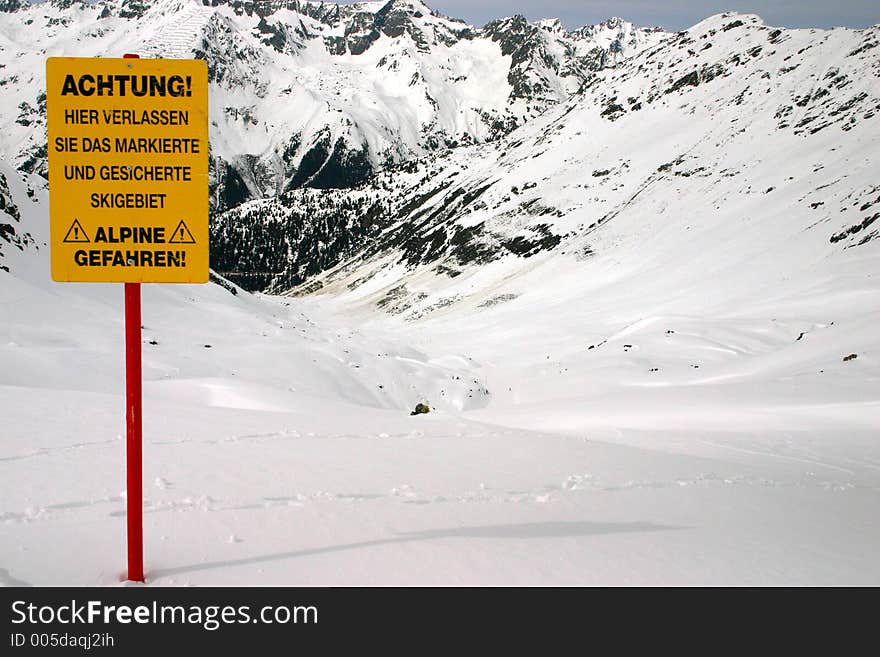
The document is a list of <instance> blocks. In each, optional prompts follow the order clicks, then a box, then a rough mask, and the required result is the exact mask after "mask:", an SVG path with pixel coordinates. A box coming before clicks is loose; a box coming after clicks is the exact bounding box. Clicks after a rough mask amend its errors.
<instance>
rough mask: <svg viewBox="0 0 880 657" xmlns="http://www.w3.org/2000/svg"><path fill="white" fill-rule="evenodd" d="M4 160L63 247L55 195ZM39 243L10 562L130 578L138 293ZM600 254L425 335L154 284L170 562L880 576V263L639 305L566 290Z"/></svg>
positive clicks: (835, 579) (23, 322)
mask: <svg viewBox="0 0 880 657" xmlns="http://www.w3.org/2000/svg"><path fill="white" fill-rule="evenodd" d="M3 171H4V173H6V174H7V177H8V178H9V179H10V181H11V182H10V185H11V187H12V188H13V191H14V192H15V193H16V197H17V199H18V202H19V204H20V207H21V209H22V214H23V219H22V223H23V224H24V225H26V226H28V227H29V228H30V229H31V230H32V231H33V233H34V236H35V237H36V238H37V239H38V241H39V242H40V243H42V240H43V239H45V237H46V230H45V193H44V191H42V190H38V191H37V193H36V198H37V199H38V200H39V201H40V202H39V203H36V202H33V201H30V200H28V199H27V198H26V196H25V195H24V194H23V193H22V192H23V188H22V186H23V184H22V183H21V182H20V181H17V180H15V178H14V173H13V172H12V171H11V170H9V169H8V168H4V170H3ZM12 181H14V182H12ZM31 183H32V184H33V185H34V186H36V185H37V182H36V179H31ZM646 248H647V247H646ZM46 256H47V253H46V249H45V248H41V249H40V251H39V253H38V254H36V255H35V254H34V253H32V252H31V253H20V252H18V251H17V250H16V249H13V250H12V251H10V252H9V253H8V257H7V259H6V262H7V263H9V264H10V265H11V268H12V271H13V275H10V274H6V273H4V272H0V416H2V430H0V481H2V492H3V495H2V502H0V504H2V506H0V577H2V581H3V582H4V583H5V584H22V583H30V584H37V585H39V584H75V585H95V584H114V583H117V582H119V581H120V577H121V575H122V573H123V571H124V564H125V562H124V555H125V550H124V548H125V543H124V540H125V534H124V531H125V499H124V493H125V477H124V447H125V442H124V439H123V436H124V431H125V428H124V419H123V406H124V397H123V344H122V335H123V330H122V328H123V327H122V305H123V304H122V290H121V286H102V285H85V284H83V285H79V284H53V283H50V282H49V281H48V280H47V279H48V261H47V257H46ZM679 266H680V267H683V268H684V267H687V263H682V264H680V265H679ZM856 270H857V268H856ZM591 274H592V276H591ZM601 275H602V272H601V269H598V268H597V269H593V270H592V271H591V270H590V269H588V268H585V269H583V270H580V271H577V272H576V271H571V272H569V273H568V274H566V273H565V272H562V271H553V265H552V263H547V264H546V265H545V267H542V268H536V269H535V271H534V272H533V273H532V274H531V278H530V281H531V282H530V285H529V286H528V290H529V292H528V293H527V294H524V295H523V297H522V299H521V300H518V301H517V303H518V305H517V304H513V303H511V304H507V305H506V306H501V307H499V308H498V309H496V310H495V311H493V312H488V311H484V312H479V311H473V312H462V313H460V314H458V315H456V316H454V317H451V318H448V319H447V321H446V322H437V323H430V322H428V323H422V324H420V325H419V326H418V327H412V326H409V327H408V328H406V329H404V328H402V323H401V324H400V325H398V326H394V325H392V324H389V323H388V322H386V321H383V322H376V321H366V320H365V319H364V318H362V317H359V318H354V317H352V316H350V314H347V311H346V310H345V306H344V305H338V304H339V303H340V302H332V301H331V300H329V299H327V298H318V299H307V300H301V299H277V298H260V297H251V296H248V295H246V294H244V293H240V294H239V295H237V296H233V295H231V294H230V293H229V292H227V291H226V290H224V289H222V288H221V287H219V286H216V285H213V284H210V285H206V286H200V287H196V286H144V290H143V295H144V319H143V322H144V344H143V354H144V379H145V392H144V395H145V427H144V431H145V444H144V458H145V465H144V482H145V494H144V499H145V515H144V518H145V552H146V569H147V578H148V581H149V583H152V584H710V583H711V584H762V583H770V584H780V583H799V584H805V583H821V584H832V583H835V584H840V583H850V584H867V583H873V584H876V583H878V582H880V565H878V561H877V559H876V554H877V551H878V547H880V528H878V524H877V522H876V519H877V513H878V509H880V507H878V503H880V448H878V423H877V418H878V410H880V409H878V383H877V381H878V377H877V360H876V358H877V356H876V353H877V351H876V349H877V338H876V335H877V333H876V325H877V320H878V314H877V289H876V283H875V282H874V279H873V278H869V277H870V275H871V271H869V270H867V269H866V270H864V271H863V272H862V276H861V278H860V279H852V280H849V281H839V282H834V281H833V280H830V279H826V278H824V277H823V276H822V275H821V274H817V275H816V278H814V279H813V282H814V286H813V287H814V292H813V293H811V294H809V295H800V296H797V295H795V296H792V297H791V298H790V299H781V300H779V301H778V302H777V303H775V304H774V305H773V307H772V308H769V307H767V308H764V307H761V306H754V305H742V306H739V305H738V306H737V307H729V308H724V307H723V306H724V302H723V294H724V293H723V290H719V291H718V310H717V311H715V312H713V313H699V314H694V315H686V314H665V315H649V316H645V317H644V318H643V319H642V320H640V321H638V322H620V321H619V320H618V319H617V317H626V316H632V315H633V313H634V312H635V314H638V311H637V310H634V308H636V307H637V304H636V306H633V303H634V302H633V301H632V299H631V296H632V294H633V292H632V290H631V291H630V294H627V295H623V296H622V297H620V298H616V297H615V296H614V295H612V294H611V292H610V290H611V288H609V289H607V290H605V292H604V293H602V291H601V288H598V289H597V291H596V293H595V294H592V295H590V297H589V298H582V299H581V300H580V301H575V300H573V299H574V298H575V296H576V295H575V286H574V279H576V278H584V277H591V278H595V277H597V276H601ZM694 275H695V276H696V275H697V272H694ZM567 277H568V278H567ZM568 283H571V285H569V284H568ZM594 284H595V285H596V286H599V281H596V282H595V283H594ZM704 285H709V283H708V282H705V283H704ZM612 288H613V286H612ZM652 293H653V291H652ZM335 304H336V305H335ZM501 308H505V310H504V311H503V312H502V310H501ZM646 312H647V311H646ZM616 313H619V315H617V314H616ZM832 322H833V324H832ZM668 331H675V332H674V333H668ZM802 331H803V332H804V333H805V335H804V337H803V338H802V339H801V340H796V338H797V335H798V334H799V333H800V332H802ZM150 341H154V342H156V344H151V343H150ZM602 341H604V344H603V345H602V346H601V347H598V348H595V349H593V350H588V349H587V348H588V346H589V345H590V344H598V343H599V342H602ZM206 345H210V347H206ZM625 345H632V346H631V347H629V348H627V347H625ZM850 352H857V353H858V358H857V359H855V360H852V361H849V362H846V363H844V362H843V361H842V357H843V356H846V355H848V354H849V353H850ZM693 365H699V369H694V368H693ZM653 367H657V368H659V372H649V370H650V369H651V368H653ZM380 386H381V387H380ZM487 389H488V394H486V390H487ZM418 401H428V402H429V403H431V404H432V405H434V406H436V408H435V410H434V411H433V412H432V413H431V414H429V415H422V416H417V417H411V416H410V415H409V414H408V411H409V410H410V409H411V408H412V407H413V406H414V404H415V403H416V402H418Z"/></svg>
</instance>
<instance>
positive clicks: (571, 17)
mask: <svg viewBox="0 0 880 657" xmlns="http://www.w3.org/2000/svg"><path fill="white" fill-rule="evenodd" d="M340 1H342V2H345V0H340ZM422 1H423V2H425V3H426V4H427V5H428V6H429V7H432V8H433V9H435V10H437V11H439V12H441V13H443V14H446V15H447V16H453V17H455V18H463V19H464V20H466V21H468V22H470V23H474V24H475V25H482V24H483V23H485V22H486V21H489V20H492V19H493V18H500V17H502V16H510V15H511V14H517V13H519V14H524V15H525V16H527V17H528V18H530V19H537V18H551V17H552V18H560V19H562V21H563V22H564V23H565V24H566V25H567V26H568V27H569V28H570V29H573V28H575V27H579V26H581V25H585V24H587V23H598V22H599V21H602V20H605V19H606V18H609V17H611V16H620V17H621V18H625V19H626V20H630V21H633V22H634V23H636V24H638V25H662V26H663V27H665V28H666V29H668V30H680V29H684V28H686V27H690V26H691V25H693V24H695V23H698V22H699V21H701V20H702V19H704V18H706V17H707V16H711V15H712V14H718V13H721V12H724V11H741V12H748V13H754V14H759V15H760V16H761V17H762V18H763V19H764V21H765V22H766V23H767V24H768V25H778V26H784V27H837V26H841V27H867V26H869V25H874V24H876V23H880V0H836V1H835V2H828V1H827V0H751V1H749V0H422Z"/></svg>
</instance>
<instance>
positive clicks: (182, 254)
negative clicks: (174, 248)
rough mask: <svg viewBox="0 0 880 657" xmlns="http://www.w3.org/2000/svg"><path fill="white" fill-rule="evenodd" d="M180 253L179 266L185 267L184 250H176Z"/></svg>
mask: <svg viewBox="0 0 880 657" xmlns="http://www.w3.org/2000/svg"><path fill="white" fill-rule="evenodd" d="M178 253H179V254H180V265H181V267H186V251H178Z"/></svg>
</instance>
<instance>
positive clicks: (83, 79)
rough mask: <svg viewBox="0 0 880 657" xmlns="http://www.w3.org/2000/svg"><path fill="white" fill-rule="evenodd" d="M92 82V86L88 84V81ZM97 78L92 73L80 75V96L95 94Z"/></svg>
mask: <svg viewBox="0 0 880 657" xmlns="http://www.w3.org/2000/svg"><path fill="white" fill-rule="evenodd" d="M87 82H88V83H91V85H92V86H86V83H87ZM94 84H95V78H93V77H92V76H91V75H89V74H86V75H81V76H79V95H80V96H94V95H95V87H94Z"/></svg>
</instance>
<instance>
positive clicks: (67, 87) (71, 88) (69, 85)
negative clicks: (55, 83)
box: [61, 73, 79, 96]
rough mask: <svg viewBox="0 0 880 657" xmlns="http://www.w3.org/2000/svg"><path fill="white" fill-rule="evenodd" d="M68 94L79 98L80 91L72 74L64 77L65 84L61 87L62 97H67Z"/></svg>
mask: <svg viewBox="0 0 880 657" xmlns="http://www.w3.org/2000/svg"><path fill="white" fill-rule="evenodd" d="M68 94H71V95H73V96H79V91H78V90H77V88H76V81H75V80H74V79H73V76H72V75H71V74H70V73H68V74H67V75H65V76H64V84H62V85H61V95H62V96H66V95H68Z"/></svg>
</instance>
